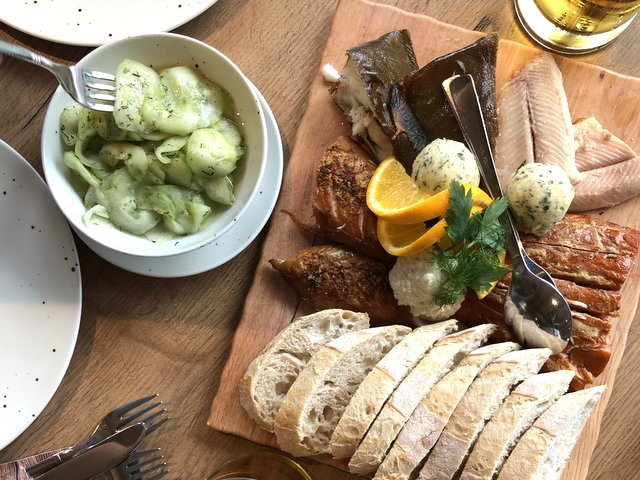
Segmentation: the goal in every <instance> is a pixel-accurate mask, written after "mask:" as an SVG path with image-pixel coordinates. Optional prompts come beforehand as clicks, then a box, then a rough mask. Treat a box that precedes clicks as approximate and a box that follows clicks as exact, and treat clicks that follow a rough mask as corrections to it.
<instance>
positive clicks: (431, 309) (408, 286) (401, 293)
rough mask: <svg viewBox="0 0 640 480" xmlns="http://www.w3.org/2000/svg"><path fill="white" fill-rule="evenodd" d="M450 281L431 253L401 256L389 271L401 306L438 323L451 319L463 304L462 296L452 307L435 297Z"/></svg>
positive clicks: (394, 293)
mask: <svg viewBox="0 0 640 480" xmlns="http://www.w3.org/2000/svg"><path fill="white" fill-rule="evenodd" d="M446 279H447V274H446V273H444V272H443V271H442V270H440V269H439V268H438V267H437V266H436V264H435V262H434V261H433V258H432V257H431V253H429V252H428V251H425V252H422V253H418V254H415V255H411V256H408V257H398V260H397V261H396V263H395V265H394V266H393V268H392V269H391V271H390V272H389V283H390V284H391V288H392V290H393V295H394V296H395V297H396V300H398V303H399V304H400V305H407V306H408V307H409V309H410V310H411V313H412V314H413V315H415V316H416V317H420V318H422V319H424V320H429V321H439V320H444V319H447V318H450V317H451V316H452V315H453V314H454V313H456V312H457V311H458V309H459V308H460V306H461V305H462V301H463V300H464V297H463V296H461V297H460V298H459V299H458V301H457V302H455V303H454V304H453V305H438V303H437V302H436V298H435V296H436V294H437V293H438V292H439V291H440V287H441V285H442V284H443V283H444V281H445V280H446Z"/></svg>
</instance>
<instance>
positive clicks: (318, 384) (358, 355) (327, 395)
mask: <svg viewBox="0 0 640 480" xmlns="http://www.w3.org/2000/svg"><path fill="white" fill-rule="evenodd" d="M410 331H411V329H410V328H409V327H405V326H401V325H392V326H387V327H377V328H368V329H364V330H358V331H356V332H350V333H346V334H345V335H342V336H340V337H338V338H336V339H335V340H331V341H330V342H329V343H327V344H325V345H323V346H322V347H320V349H319V350H318V351H317V352H316V353H315V354H314V355H313V356H312V357H311V359H310V360H309V362H308V363H307V365H306V366H305V368H304V369H303V370H302V371H301V372H300V375H299V376H298V378H297V379H296V380H295V381H294V382H293V385H291V388H290V389H289V391H288V392H287V395H286V396H285V398H284V400H283V402H282V405H281V406H280V409H279V410H278V413H277V415H276V420H275V426H274V432H275V434H276V437H277V439H278V445H279V446H280V448H281V449H282V450H284V451H286V452H289V453H291V454H292V455H295V456H302V455H316V454H319V453H329V451H330V448H329V441H330V439H331V435H332V434H333V430H334V429H335V427H336V425H337V423H338V420H340V417H341V416H342V412H343V411H344V409H345V408H346V406H347V404H348V403H349V401H350V400H351V397H352V396H353V394H354V393H355V391H356V389H357V388H358V386H359V385H360V383H361V382H362V380H363V379H364V377H365V376H366V375H367V373H369V372H370V371H371V369H372V368H373V367H374V365H375V364H376V363H378V362H379V361H380V359H381V358H382V357H383V356H384V355H385V354H386V353H387V352H388V351H389V350H391V349H392V348H393V346H394V345H396V344H397V343H398V342H399V341H400V340H401V339H402V338H403V337H404V336H405V335H407V334H408V333H409V332H410Z"/></svg>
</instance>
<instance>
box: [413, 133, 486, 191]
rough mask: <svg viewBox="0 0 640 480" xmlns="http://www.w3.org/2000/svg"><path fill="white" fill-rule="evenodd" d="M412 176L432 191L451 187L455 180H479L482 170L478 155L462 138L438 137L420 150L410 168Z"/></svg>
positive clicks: (477, 181) (466, 181)
mask: <svg viewBox="0 0 640 480" xmlns="http://www.w3.org/2000/svg"><path fill="white" fill-rule="evenodd" d="M411 175H412V177H413V180H414V181H415V182H416V183H417V184H418V186H419V187H420V188H422V189H424V190H425V191H427V192H428V193H430V194H432V195H433V194H435V193H438V192H440V191H441V190H445V189H446V188H449V184H450V183H451V181H452V180H457V181H458V182H460V183H467V184H472V185H475V186H476V187H477V186H478V185H479V184H480V171H479V170H478V165H477V163H476V158H475V156H474V155H473V153H471V151H469V149H468V148H467V147H466V146H465V145H464V144H463V143H460V142H456V141H455V140H447V139H444V138H439V139H437V140H434V141H432V142H431V143H429V144H428V145H427V146H426V147H424V148H423V149H422V151H421V152H420V153H419V154H418V156H417V157H416V159H415V160H414V161H413V167H412V169H411Z"/></svg>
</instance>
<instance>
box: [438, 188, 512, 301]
mask: <svg viewBox="0 0 640 480" xmlns="http://www.w3.org/2000/svg"><path fill="white" fill-rule="evenodd" d="M449 192H450V195H449V208H448V209H447V212H446V213H445V221H446V222H447V226H446V227H445V231H446V232H447V235H448V236H449V238H450V239H451V241H452V243H453V246H452V247H451V248H449V249H447V250H435V251H434V252H433V259H434V261H435V262H436V266H437V267H438V268H439V269H440V270H442V271H443V272H445V273H446V274H447V280H446V281H445V282H444V283H443V284H442V285H441V287H440V291H439V292H438V294H437V295H436V301H437V302H438V304H439V305H452V304H454V303H455V302H456V301H457V300H458V299H459V298H460V297H461V296H463V295H464V294H465V293H466V291H467V288H471V289H473V290H475V291H476V292H481V291H484V290H487V289H489V288H490V287H491V284H492V282H495V281H497V280H499V279H500V278H502V277H503V276H504V275H506V274H507V272H509V269H508V268H505V267H503V266H502V265H501V262H500V258H499V257H498V252H500V251H502V252H503V251H504V250H505V249H506V240H505V232H504V228H503V227H502V224H501V223H500V215H502V213H503V212H504V211H505V210H506V209H507V206H508V202H507V199H506V198H505V197H501V198H496V199H494V200H493V201H492V202H491V203H490V204H489V205H488V206H487V208H485V209H484V210H483V211H482V212H478V213H476V214H474V215H473V216H470V215H471V208H472V207H473V197H472V195H471V191H468V192H465V190H464V187H463V186H462V185H461V184H460V183H458V182H457V181H455V180H454V181H452V182H451V184H450V185H449Z"/></svg>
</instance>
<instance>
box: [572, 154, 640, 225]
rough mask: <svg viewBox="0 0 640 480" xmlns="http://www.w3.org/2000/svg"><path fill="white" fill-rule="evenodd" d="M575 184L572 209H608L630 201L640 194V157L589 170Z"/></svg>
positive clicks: (579, 210)
mask: <svg viewBox="0 0 640 480" xmlns="http://www.w3.org/2000/svg"><path fill="white" fill-rule="evenodd" d="M573 187H574V189H575V197H574V198H573V202H571V206H570V207H569V211H570V212H585V211H589V210H597V209H603V208H609V207H613V206H614V205H618V204H619V203H622V202H624V201H626V200H630V199H631V198H633V197H635V196H637V195H638V194H639V193H640V156H636V157H633V158H630V159H629V160H625V161H623V162H619V163H616V164H613V165H607V166H605V167H600V168H596V169H593V170H588V171H587V172H585V174H584V176H583V178H582V179H581V180H580V181H579V182H577V183H574V184H573Z"/></svg>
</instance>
